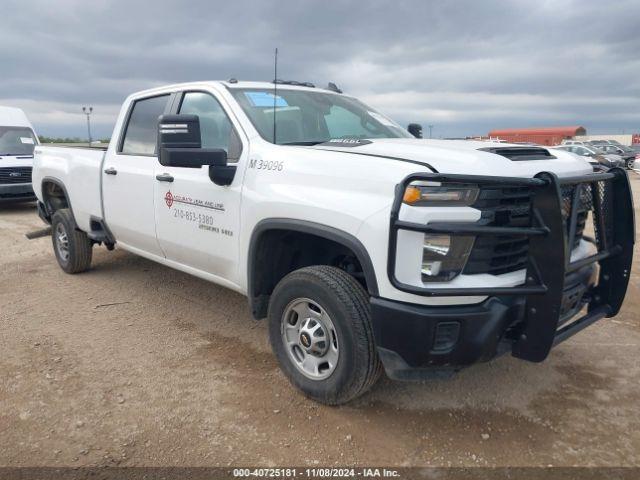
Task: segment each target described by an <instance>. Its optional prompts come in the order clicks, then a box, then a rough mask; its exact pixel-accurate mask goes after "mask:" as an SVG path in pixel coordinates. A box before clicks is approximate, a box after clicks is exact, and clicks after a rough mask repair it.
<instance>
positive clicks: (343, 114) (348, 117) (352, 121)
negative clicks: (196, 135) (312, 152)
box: [231, 88, 413, 145]
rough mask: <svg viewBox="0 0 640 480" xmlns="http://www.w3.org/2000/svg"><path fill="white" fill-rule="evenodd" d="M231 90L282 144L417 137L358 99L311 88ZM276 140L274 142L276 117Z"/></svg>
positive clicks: (265, 134)
mask: <svg viewBox="0 0 640 480" xmlns="http://www.w3.org/2000/svg"><path fill="white" fill-rule="evenodd" d="M231 93H232V94H233V96H234V97H235V99H236V100H237V102H238V103H239V104H240V106H241V107H242V109H243V110H244V112H245V113H246V114H247V116H248V117H249V119H250V120H251V123H253V126H254V127H255V128H256V130H258V133H260V136H261V137H262V138H264V139H265V140H267V141H268V142H271V143H277V144H279V145H315V144H317V143H324V142H327V141H329V140H332V139H336V138H349V139H351V138H354V139H365V138H413V136H412V135H411V134H410V133H409V132H407V131H406V130H405V129H404V128H402V127H401V126H400V125H398V124H397V123H395V122H394V121H392V120H390V119H388V118H387V117H385V116H384V115H381V114H380V113H378V112H376V111H375V110H373V109H372V108H369V107H367V106H366V105H365V104H363V103H362V102H360V101H358V100H356V99H355V98H350V97H346V96H344V95H337V94H331V93H324V92H310V91H307V90H287V89H282V90H280V89H278V91H277V97H274V95H273V89H259V88H242V89H241V88H238V89H232V90H231ZM274 104H275V109H276V110H275V114H276V115H275V117H276V129H275V130H276V141H275V142H274V141H273V130H274V128H273V117H274V111H273V110H274Z"/></svg>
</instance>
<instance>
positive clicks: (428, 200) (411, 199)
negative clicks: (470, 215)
mask: <svg viewBox="0 0 640 480" xmlns="http://www.w3.org/2000/svg"><path fill="white" fill-rule="evenodd" d="M477 198H478V187H476V186H474V185H456V186H442V185H437V186H436V185H420V184H418V183H413V184H411V185H409V186H408V187H407V188H406V189H405V191H404V196H403V197H402V200H403V202H404V203H406V204H408V205H413V206H434V207H437V206H451V207H464V206H468V205H471V204H472V203H474V202H475V201H476V199H477Z"/></svg>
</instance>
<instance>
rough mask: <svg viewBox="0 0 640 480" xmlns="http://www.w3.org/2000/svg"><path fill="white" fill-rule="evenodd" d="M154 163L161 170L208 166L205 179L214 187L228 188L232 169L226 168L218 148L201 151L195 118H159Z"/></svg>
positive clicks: (232, 166)
mask: <svg viewBox="0 0 640 480" xmlns="http://www.w3.org/2000/svg"><path fill="white" fill-rule="evenodd" d="M158 161H159V162H160V165H163V166H165V167H182V168H201V167H202V166H203V165H208V166H209V178H211V181H212V182H214V183H215V184H216V185H230V184H231V182H232V181H233V178H234V176H235V173H236V166H235V165H228V164H227V152H226V151H225V150H224V149H222V148H202V143H201V137H200V118H199V117H198V116H197V115H162V116H161V117H160V121H159V122H158Z"/></svg>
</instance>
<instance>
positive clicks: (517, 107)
mask: <svg viewBox="0 0 640 480" xmlns="http://www.w3.org/2000/svg"><path fill="white" fill-rule="evenodd" d="M3 4H4V5H3V28H2V30H0V45H2V47H1V48H2V55H1V58H2V75H1V76H0V104H9V105H17V106H22V107H23V108H25V110H27V112H28V113H29V114H30V116H31V117H32V118H33V120H34V122H35V123H36V127H38V128H39V129H40V131H41V132H43V133H45V134H47V133H49V134H56V135H81V134H82V133H83V123H82V120H83V118H82V116H81V115H78V111H79V108H80V106H82V105H83V104H88V103H91V104H92V105H94V107H95V109H96V114H95V118H94V121H95V123H96V128H97V130H98V133H99V134H100V135H101V136H105V135H109V133H110V128H111V126H112V124H113V121H114V120H115V116H116V114H117V110H118V107H119V104H120V102H121V101H122V99H123V98H124V97H126V96H127V95H128V94H129V93H131V92H133V91H136V90H140V89H145V88H149V87H152V86H156V85H160V84H163V83H172V82H183V81H191V80H202V79H219V78H222V79H224V78H229V77H232V76H234V77H237V78H242V79H248V80H264V79H267V80H270V79H271V78H272V76H273V73H272V68H273V67H272V55H273V48H274V47H275V46H278V47H279V48H280V53H281V56H280V60H281V63H280V72H281V75H280V76H282V77H284V78H295V79H299V80H311V81H314V82H316V83H318V84H325V83H326V82H327V81H335V82H337V83H338V84H339V85H340V86H341V87H343V89H344V90H345V91H347V92H349V93H351V94H354V95H357V96H361V97H363V98H364V99H365V100H366V101H368V102H369V103H371V104H373V106H375V107H378V108H380V109H381V110H383V111H385V112H387V113H389V114H390V115H391V116H393V117H395V118H396V119H397V120H399V121H401V122H403V123H406V122H408V121H419V122H421V123H424V124H434V125H436V128H435V130H434V133H435V134H437V135H445V136H446V135H464V134H474V133H486V132H487V131H488V130H490V129H492V128H497V127H511V126H530V125H543V124H549V125H555V124H567V123H572V124H573V123H577V124H584V125H585V126H587V127H588V129H590V130H591V131H593V132H594V133H595V132H596V131H598V130H602V131H610V132H618V131H621V130H622V129H626V130H627V131H631V130H640V100H639V98H640V55H638V52H640V33H639V29H640V25H639V24H638V19H639V18H640V4H639V2H637V1H620V2H600V1H564V0H543V1H538V2H532V1H530V0H527V1H496V0H493V1H487V0H485V1H464V2H462V1H457V2H456V1H449V2H444V1H419V0H416V1H396V2H388V1H371V2H364V1H346V0H334V1H325V2H318V1H302V0H298V1H267V0H263V1H257V0H254V1H253V2H247V1H234V2H214V1H205V0H192V1H188V2H187V1H185V2H176V1H165V0H156V1H147V2H137V1H132V0H129V1H104V0H103V1H100V0H93V1H91V2H87V1H86V0H83V1H79V0H56V1H55V2H52V1H50V0H48V1H30V2H24V1H23V0H20V1H12V0H10V1H6V0H5V2H3Z"/></svg>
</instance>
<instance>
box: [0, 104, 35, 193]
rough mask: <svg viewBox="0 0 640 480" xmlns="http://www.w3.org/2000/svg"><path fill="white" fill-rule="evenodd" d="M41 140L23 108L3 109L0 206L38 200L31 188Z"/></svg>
mask: <svg viewBox="0 0 640 480" xmlns="http://www.w3.org/2000/svg"><path fill="white" fill-rule="evenodd" d="M37 144H38V137H37V136H36V134H35V133H34V131H33V126H32V125H31V122H29V119H28V118H27V116H26V115H25V113H24V112H23V111H22V110H21V109H19V108H13V107H0V203H6V202H18V201H31V200H35V195H34V193H33V188H32V187H31V168H32V165H33V149H34V148H35V146H36V145H37Z"/></svg>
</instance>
